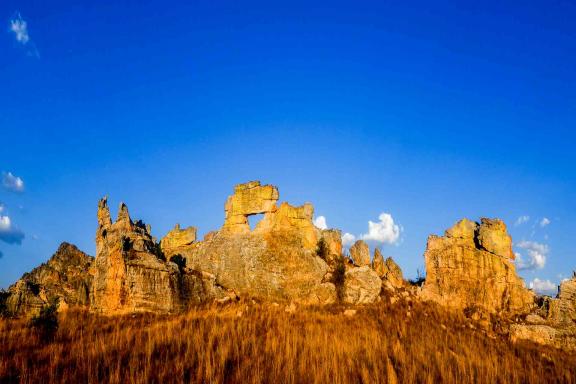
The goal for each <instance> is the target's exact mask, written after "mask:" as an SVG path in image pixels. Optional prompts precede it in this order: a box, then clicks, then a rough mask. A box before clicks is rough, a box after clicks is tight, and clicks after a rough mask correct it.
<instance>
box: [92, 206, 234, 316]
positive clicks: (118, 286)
mask: <svg viewBox="0 0 576 384" xmlns="http://www.w3.org/2000/svg"><path fill="white" fill-rule="evenodd" d="M188 235H189V234H188ZM168 238H169V239H170V240H171V241H166V242H165V244H170V245H173V244H175V243H176V244H177V245H181V241H179V240H181V239H184V240H189V236H186V235H185V236H175V235H174V234H173V233H172V234H169V237H168ZM175 239H176V240H175ZM94 268H95V272H94V283H93V287H92V290H93V303H92V309H93V310H94V311H96V312H101V313H123V312H137V311H151V312H159V313H170V312H178V311H182V310H184V309H185V308H187V307H188V306H189V305H191V304H198V303H202V302H205V301H207V300H210V299H216V298H222V297H224V296H225V295H226V293H225V292H224V291H223V290H222V289H221V288H220V287H218V286H217V285H216V284H215V279H214V277H213V276H210V275H204V274H202V273H200V272H199V271H194V270H190V269H189V268H187V267H186V266H185V265H184V264H183V263H182V262H179V263H175V262H170V261H168V260H166V258H165V256H164V254H163V253H162V252H161V248H160V246H159V245H158V244H156V243H155V242H154V240H153V238H152V236H151V234H150V232H149V227H146V226H145V225H144V224H143V223H142V222H137V223H133V222H132V220H131V219H130V215H129V213H128V208H127V207H126V205H124V204H121V205H120V209H119V211H118V219H117V220H116V222H114V223H112V220H111V219H110V211H109V208H108V205H107V201H106V198H104V199H102V200H101V201H100V203H99V204H98V229H97V231H96V259H95V262H94Z"/></svg>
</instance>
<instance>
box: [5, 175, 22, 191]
mask: <svg viewBox="0 0 576 384" xmlns="http://www.w3.org/2000/svg"><path fill="white" fill-rule="evenodd" d="M2 186H3V187H4V188H6V189H7V190H9V191H13V192H24V180H22V179H21V178H20V177H18V176H14V175H13V174H12V172H2Z"/></svg>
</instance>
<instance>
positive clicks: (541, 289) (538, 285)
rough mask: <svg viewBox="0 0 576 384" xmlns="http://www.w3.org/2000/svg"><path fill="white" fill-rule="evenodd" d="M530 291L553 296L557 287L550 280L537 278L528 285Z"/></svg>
mask: <svg viewBox="0 0 576 384" xmlns="http://www.w3.org/2000/svg"><path fill="white" fill-rule="evenodd" d="M528 286H529V287H530V289H533V290H534V291H536V292H538V293H545V294H555V293H556V291H557V289H558V287H557V286H556V284H554V283H553V282H551V281H550V280H540V279H539V278H537V277H536V278H535V279H534V280H532V281H531V282H530V284H529V285H528Z"/></svg>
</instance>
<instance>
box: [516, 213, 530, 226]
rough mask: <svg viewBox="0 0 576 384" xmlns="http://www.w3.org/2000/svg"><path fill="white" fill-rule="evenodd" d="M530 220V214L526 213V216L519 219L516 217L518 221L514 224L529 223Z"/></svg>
mask: <svg viewBox="0 0 576 384" xmlns="http://www.w3.org/2000/svg"><path fill="white" fill-rule="evenodd" d="M529 220H530V216H528V215H524V216H520V217H519V218H518V219H516V222H515V223H514V226H516V227H517V226H519V225H522V224H525V223H527V222H528V221H529Z"/></svg>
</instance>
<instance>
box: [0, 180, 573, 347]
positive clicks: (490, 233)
mask: <svg viewBox="0 0 576 384" xmlns="http://www.w3.org/2000/svg"><path fill="white" fill-rule="evenodd" d="M278 200H279V193H278V189H277V188H276V187H275V186H272V185H261V184H260V182H258V181H253V182H249V183H245V184H239V185H237V186H236V187H235V188H234V193H233V194H232V195H231V196H229V197H228V199H227V201H226V204H225V221H224V224H223V226H222V228H221V229H220V230H218V231H215V232H210V233H208V234H207V235H206V236H205V237H204V239H202V240H198V239H197V237H196V233H197V230H196V228H194V227H189V228H184V229H183V228H180V226H179V225H176V226H175V227H174V229H173V230H171V231H170V232H169V233H168V234H167V235H166V236H165V237H164V238H162V239H161V240H160V241H157V239H156V238H154V237H153V236H152V234H151V228H150V226H149V225H146V224H144V223H143V222H141V221H136V222H134V221H133V220H132V219H131V218H130V215H129V213H128V208H127V207H126V205H124V204H121V205H120V208H119V211H118V217H117V219H116V221H112V219H111V216H110V210H109V207H108V204H107V199H106V198H103V199H101V200H100V202H99V204H98V213H97V218H98V228H97V231H96V257H95V258H94V257H91V256H88V255H87V254H85V253H83V252H82V251H80V250H79V249H78V248H76V247H75V246H74V245H71V244H68V243H62V245H61V246H60V247H59V249H58V250H57V252H56V253H55V254H54V255H53V256H52V258H50V260H48V262H47V263H45V264H42V265H41V266H39V267H37V268H35V269H34V270H32V271H31V272H29V273H26V274H24V275H23V276H22V278H21V279H19V280H18V281H17V282H16V283H15V284H13V285H12V286H10V287H9V289H8V291H5V292H2V293H1V295H0V309H2V311H3V313H4V314H5V315H8V316H16V317H33V316H36V315H38V314H39V313H40V311H41V310H42V308H44V307H46V306H49V305H53V306H56V307H57V308H58V310H59V311H66V310H68V309H69V308H70V307H84V308H87V309H89V310H90V311H92V312H95V313H99V314H104V315H113V314H126V313H134V312H153V313H165V314H169V313H181V312H185V311H186V310H188V309H190V308H192V307H194V306H196V305H199V304H206V303H212V302H216V303H221V304H224V303H227V302H236V301H241V300H252V299H257V300H264V301H268V302H272V303H280V302H285V303H287V304H289V305H290V306H291V307H290V308H293V306H294V305H327V304H334V303H344V304H347V305H350V306H354V305H363V304H370V303H373V302H375V301H378V300H381V298H382V296H383V294H384V293H385V294H386V297H394V296H395V295H396V296H398V297H401V296H406V295H409V296H410V297H411V298H413V299H414V300H422V301H433V302H436V303H438V304H440V305H441V306H444V307H446V308H447V310H451V311H463V312H464V313H465V314H466V316H469V317H470V318H472V319H474V320H475V321H477V322H478V323H479V324H482V326H483V327H485V328H486V329H487V330H490V329H495V328H496V327H500V328H501V327H502V326H504V327H506V334H507V335H509V337H510V338H511V339H512V340H519V339H527V340H532V341H534V342H537V343H542V344H548V345H552V346H555V347H558V348H562V349H567V350H576V274H575V275H574V276H573V277H572V279H569V280H565V281H564V282H562V284H561V285H560V287H559V292H558V295H557V297H555V298H551V297H547V296H539V295H537V294H535V293H534V292H533V291H532V290H529V289H527V288H526V287H525V284H524V282H523V281H522V279H521V278H519V277H518V275H517V274H516V270H515V265H514V253H513V251H512V239H511V237H510V235H509V234H508V232H507V228H506V225H505V224H504V223H503V222H502V221H501V220H497V219H486V218H482V219H481V220H480V222H475V221H470V220H467V219H464V220H461V221H459V222H458V223H456V224H455V225H454V226H453V227H452V228H450V229H448V230H447V231H446V232H445V234H444V236H434V235H432V236H430V237H429V239H428V245H427V248H426V251H425V254H424V258H425V263H426V278H425V281H423V282H419V283H409V282H407V281H406V280H404V278H403V276H402V271H401V270H400V268H399V267H398V265H397V264H396V263H395V262H394V261H393V260H392V259H391V258H387V259H384V257H383V256H382V254H381V253H380V251H379V250H378V249H376V250H375V252H374V254H373V256H372V257H371V255H370V249H369V247H368V245H367V244H366V243H365V242H364V241H362V240H359V241H357V242H356V243H355V244H354V245H353V246H352V247H350V250H349V254H346V255H344V254H343V247H342V240H341V233H340V231H338V230H335V229H319V228H317V227H316V226H315V225H314V223H313V215H314V208H313V206H312V205H311V204H304V205H303V206H300V207H294V206H292V205H290V204H288V203H285V202H284V203H281V204H278ZM257 214H262V215H263V218H262V220H261V221H260V222H259V223H258V224H257V225H256V226H255V228H254V229H251V228H250V225H249V222H248V218H249V216H251V215H257ZM500 331H501V330H500Z"/></svg>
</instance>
